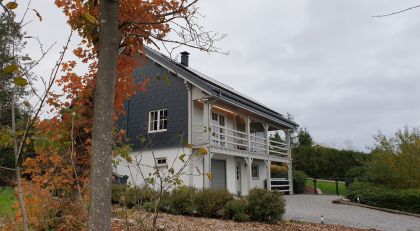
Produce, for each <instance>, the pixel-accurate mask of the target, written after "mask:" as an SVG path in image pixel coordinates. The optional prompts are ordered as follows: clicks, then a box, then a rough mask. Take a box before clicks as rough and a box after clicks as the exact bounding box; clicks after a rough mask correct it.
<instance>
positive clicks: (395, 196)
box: [348, 182, 420, 213]
mask: <svg viewBox="0 0 420 231" xmlns="http://www.w3.org/2000/svg"><path fill="white" fill-rule="evenodd" d="M348 198H349V199H350V200H351V201H353V202H357V198H359V200H360V203H362V204H367V205H371V206H376V207H382V208H388V209H396V210H401V211H406V212H412V213H420V189H406V190H396V189H389V188H385V187H383V186H379V185H376V184H372V183H366V182H354V183H352V184H350V185H349V187H348Z"/></svg>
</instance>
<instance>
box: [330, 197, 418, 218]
mask: <svg viewBox="0 0 420 231" xmlns="http://www.w3.org/2000/svg"><path fill="white" fill-rule="evenodd" d="M333 203H335V204H344V205H353V206H359V207H364V208H368V209H375V210H379V211H383V212H388V213H395V214H401V215H407V216H412V217H418V218H420V214H417V213H409V212H404V211H400V210H395V209H387V208H380V207H375V206H370V205H365V204H360V203H354V202H350V201H347V200H343V199H338V200H333Z"/></svg>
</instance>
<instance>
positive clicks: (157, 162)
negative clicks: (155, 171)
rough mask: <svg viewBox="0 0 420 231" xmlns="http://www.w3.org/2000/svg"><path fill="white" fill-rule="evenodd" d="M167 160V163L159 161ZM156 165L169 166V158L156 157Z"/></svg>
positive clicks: (160, 166) (159, 166)
mask: <svg viewBox="0 0 420 231" xmlns="http://www.w3.org/2000/svg"><path fill="white" fill-rule="evenodd" d="M162 160H165V163H159V161H162ZM155 163H156V167H158V168H167V167H168V159H167V158H166V157H158V158H155Z"/></svg>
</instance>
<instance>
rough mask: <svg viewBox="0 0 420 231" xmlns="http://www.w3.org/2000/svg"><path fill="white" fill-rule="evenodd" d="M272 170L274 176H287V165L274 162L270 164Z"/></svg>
mask: <svg viewBox="0 0 420 231" xmlns="http://www.w3.org/2000/svg"><path fill="white" fill-rule="evenodd" d="M270 171H271V177H272V178H287V172H288V171H287V167H286V166H281V165H276V164H272V165H271V166H270Z"/></svg>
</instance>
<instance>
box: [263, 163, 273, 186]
mask: <svg viewBox="0 0 420 231" xmlns="http://www.w3.org/2000/svg"><path fill="white" fill-rule="evenodd" d="M264 162H265V167H266V172H267V177H266V178H267V189H268V190H270V191H271V160H265V161H264Z"/></svg>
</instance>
